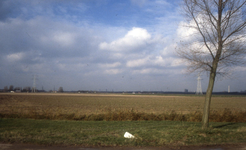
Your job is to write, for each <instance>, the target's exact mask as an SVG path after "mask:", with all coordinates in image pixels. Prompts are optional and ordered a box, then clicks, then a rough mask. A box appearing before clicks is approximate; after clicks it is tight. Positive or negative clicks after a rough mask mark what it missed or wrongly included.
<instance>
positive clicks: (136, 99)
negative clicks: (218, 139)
mask: <svg viewBox="0 0 246 150" xmlns="http://www.w3.org/2000/svg"><path fill="white" fill-rule="evenodd" d="M203 101H204V97H195V96H154V95H151V96H146V95H145V96H141V95H103V94H23V93H22V94H16V93H15V94H0V115H1V117H11V118H13V117H14V118H34V119H68V120H117V121H122V120H180V121H201V116H202V113H201V112H202V108H203ZM245 106H246V98H245V97H213V99H212V104H211V115H210V116H211V117H210V121H218V122H225V121H227V122H246V118H245V116H246V109H245V108H246V107H245Z"/></svg>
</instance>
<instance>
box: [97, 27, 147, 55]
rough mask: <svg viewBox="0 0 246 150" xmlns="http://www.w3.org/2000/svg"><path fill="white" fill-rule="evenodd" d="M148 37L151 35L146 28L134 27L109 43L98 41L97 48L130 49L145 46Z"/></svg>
mask: <svg viewBox="0 0 246 150" xmlns="http://www.w3.org/2000/svg"><path fill="white" fill-rule="evenodd" d="M150 38H151V35H150V34H149V33H148V31H147V30H146V29H143V28H135V27H134V28H132V30H130V31H129V32H128V33H127V34H126V35H125V36H124V37H123V38H121V39H118V40H115V41H113V42H111V43H106V42H103V43H100V45H99V48H100V49H102V50H111V51H131V50H135V49H138V48H140V47H143V46H145V45H146V44H147V42H148V40H150Z"/></svg>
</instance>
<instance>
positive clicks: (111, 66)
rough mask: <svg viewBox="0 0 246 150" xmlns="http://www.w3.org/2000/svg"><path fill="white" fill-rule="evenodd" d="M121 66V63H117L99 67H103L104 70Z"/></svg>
mask: <svg viewBox="0 0 246 150" xmlns="http://www.w3.org/2000/svg"><path fill="white" fill-rule="evenodd" d="M120 65H121V63H120V62H115V63H106V64H99V67H102V68H115V67H119V66H120Z"/></svg>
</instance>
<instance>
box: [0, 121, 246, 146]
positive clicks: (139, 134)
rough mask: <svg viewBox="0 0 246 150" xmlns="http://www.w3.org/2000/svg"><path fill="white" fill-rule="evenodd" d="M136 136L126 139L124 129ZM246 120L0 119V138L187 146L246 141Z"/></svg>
mask: <svg viewBox="0 0 246 150" xmlns="http://www.w3.org/2000/svg"><path fill="white" fill-rule="evenodd" d="M126 131H127V132H130V133H132V134H133V135H134V136H135V137H136V138H134V139H125V138H124V137H123V135H124V133H125V132H126ZM245 137H246V123H225V122H224V123H221V122H212V123H210V128H209V129H208V130H202V129H201V124H200V123H197V122H181V121H61V120H32V119H6V118H4V119H0V141H1V142H6V143H33V144H42V145H81V146H90V147H91V146H145V147H146V146H170V147H174V146H187V145H216V144H239V143H244V144H245V143H246V139H245Z"/></svg>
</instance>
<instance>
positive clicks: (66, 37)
mask: <svg viewBox="0 0 246 150" xmlns="http://www.w3.org/2000/svg"><path fill="white" fill-rule="evenodd" d="M75 38H76V36H75V35H74V34H73V33H70V32H58V33H55V34H54V35H53V40H54V41H55V42H57V43H58V44H60V45H64V46H71V45H72V44H74V42H75Z"/></svg>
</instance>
